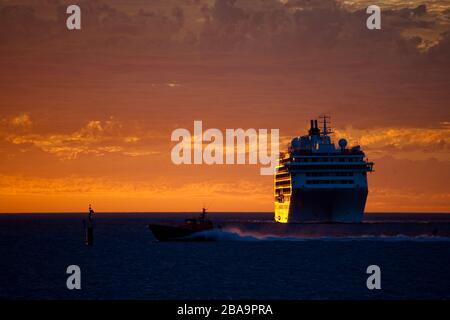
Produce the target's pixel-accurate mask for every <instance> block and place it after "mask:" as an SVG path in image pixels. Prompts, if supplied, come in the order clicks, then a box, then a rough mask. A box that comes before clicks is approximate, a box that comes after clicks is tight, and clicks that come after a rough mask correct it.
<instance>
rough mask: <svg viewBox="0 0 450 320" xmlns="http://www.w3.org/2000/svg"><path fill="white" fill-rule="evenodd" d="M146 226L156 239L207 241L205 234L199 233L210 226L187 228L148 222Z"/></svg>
mask: <svg viewBox="0 0 450 320" xmlns="http://www.w3.org/2000/svg"><path fill="white" fill-rule="evenodd" d="M148 228H149V229H150V230H151V231H152V233H153V235H154V236H155V238H156V239H157V240H158V241H208V240H210V239H208V236H207V235H202V234H200V233H201V232H202V231H206V230H210V229H212V228H198V229H189V228H183V227H176V226H167V225H160V224H149V225H148Z"/></svg>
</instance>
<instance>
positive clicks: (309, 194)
mask: <svg viewBox="0 0 450 320" xmlns="http://www.w3.org/2000/svg"><path fill="white" fill-rule="evenodd" d="M367 194H368V190H367V188H345V189H344V188H342V189H325V188H320V189H301V188H294V189H293V192H292V195H291V200H290V203H289V205H288V206H286V204H285V205H284V208H285V209H284V210H288V212H287V221H286V222H288V223H309V222H321V223H324V222H326V223H333V222H334V223H359V222H361V221H362V219H363V216H364V207H365V204H366V199H367ZM286 207H287V208H286ZM277 209H278V208H277V207H276V208H275V210H276V211H277ZM280 210H283V209H282V207H281V206H280ZM275 215H277V212H276V213H275ZM285 215H286V213H285Z"/></svg>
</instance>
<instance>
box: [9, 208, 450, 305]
mask: <svg viewBox="0 0 450 320" xmlns="http://www.w3.org/2000/svg"><path fill="white" fill-rule="evenodd" d="M190 216H193V214H180V213H111V214H107V213H100V214H96V216H95V230H94V246H92V247H87V246H86V245H85V244H84V236H85V235H84V226H83V219H85V215H84V214H0V298H1V299H182V300H185V299H290V300H292V299H449V298H450V273H449V270H450V238H449V237H447V236H445V235H444V236H443V235H439V234H438V235H435V236H433V235H429V234H417V235H414V236H411V235H402V232H401V231H402V230H399V234H398V235H395V236H385V235H380V236H374V235H370V236H369V235H368V236H365V235H358V236H344V237H332V236H329V235H327V234H323V235H319V236H317V235H316V236H315V237H313V238H309V237H303V236H295V234H294V235H292V234H291V235H289V236H283V235H280V234H277V235H274V234H270V233H268V234H261V233H259V234H256V235H255V234H254V233H248V234H247V233H246V232H245V231H239V229H238V228H234V229H232V230H231V231H230V230H217V231H213V232H214V233H215V234H214V235H215V239H216V240H217V241H212V242H166V243H165V242H157V241H155V239H154V238H153V235H152V234H151V232H150V230H149V229H148V228H147V224H149V223H158V222H161V223H174V222H179V221H182V220H183V219H184V218H185V217H190ZM210 218H211V219H212V220H213V221H214V222H215V223H216V224H217V223H219V224H220V223H225V224H227V223H228V224H230V223H231V224H232V223H236V224H237V225H239V223H244V224H252V223H255V224H257V223H270V221H271V219H272V214H271V213H211V214H210ZM394 222H395V223H396V225H397V226H398V228H400V229H401V228H403V227H402V225H404V226H405V227H404V228H405V230H406V228H407V227H408V226H410V225H411V224H425V225H426V224H427V223H433V224H437V225H442V226H446V225H447V226H448V225H449V224H450V215H449V214H418V213H415V214H387V213H383V214H368V215H366V218H365V223H378V226H379V227H380V228H383V224H385V223H386V224H389V223H394ZM69 265H78V266H79V267H80V269H81V287H82V288H81V290H68V289H67V287H66V280H67V277H68V276H69V275H68V274H66V268H67V267H68V266H69ZM369 265H378V266H379V267H380V268H381V290H368V289H367V287H366V280H367V277H368V276H369V275H368V274H366V268H367V267H368V266H369Z"/></svg>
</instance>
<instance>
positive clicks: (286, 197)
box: [275, 116, 373, 223]
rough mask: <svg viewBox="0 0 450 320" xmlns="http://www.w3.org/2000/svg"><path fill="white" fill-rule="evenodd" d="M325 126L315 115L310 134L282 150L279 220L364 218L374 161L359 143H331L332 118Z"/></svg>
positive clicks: (353, 220)
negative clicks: (351, 145) (350, 144)
mask: <svg viewBox="0 0 450 320" xmlns="http://www.w3.org/2000/svg"><path fill="white" fill-rule="evenodd" d="M320 119H321V124H322V128H319V127H318V121H317V120H311V127H310V129H309V132H308V135H305V136H301V137H295V138H293V139H292V141H291V143H290V144H289V148H288V151H287V152H282V153H280V158H279V163H278V166H277V170H276V173H275V221H277V222H281V223H306V222H343V223H358V222H361V220H362V218H363V215H364V208H365V205H366V199H367V194H368V184H367V172H372V171H373V162H369V161H368V160H367V159H366V158H365V154H364V152H363V151H362V150H361V148H360V146H358V145H356V146H353V147H347V141H346V140H345V139H340V140H339V143H338V147H336V146H335V144H334V143H333V142H332V140H331V137H330V135H331V134H332V131H331V129H330V128H329V117H328V116H321V117H320Z"/></svg>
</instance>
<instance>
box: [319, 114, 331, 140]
mask: <svg viewBox="0 0 450 320" xmlns="http://www.w3.org/2000/svg"><path fill="white" fill-rule="evenodd" d="M319 118H320V119H321V120H322V134H323V135H324V136H326V135H328V134H330V133H333V130H331V128H329V127H328V124H330V122H331V121H330V116H328V115H326V114H323V115H321V116H319Z"/></svg>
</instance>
